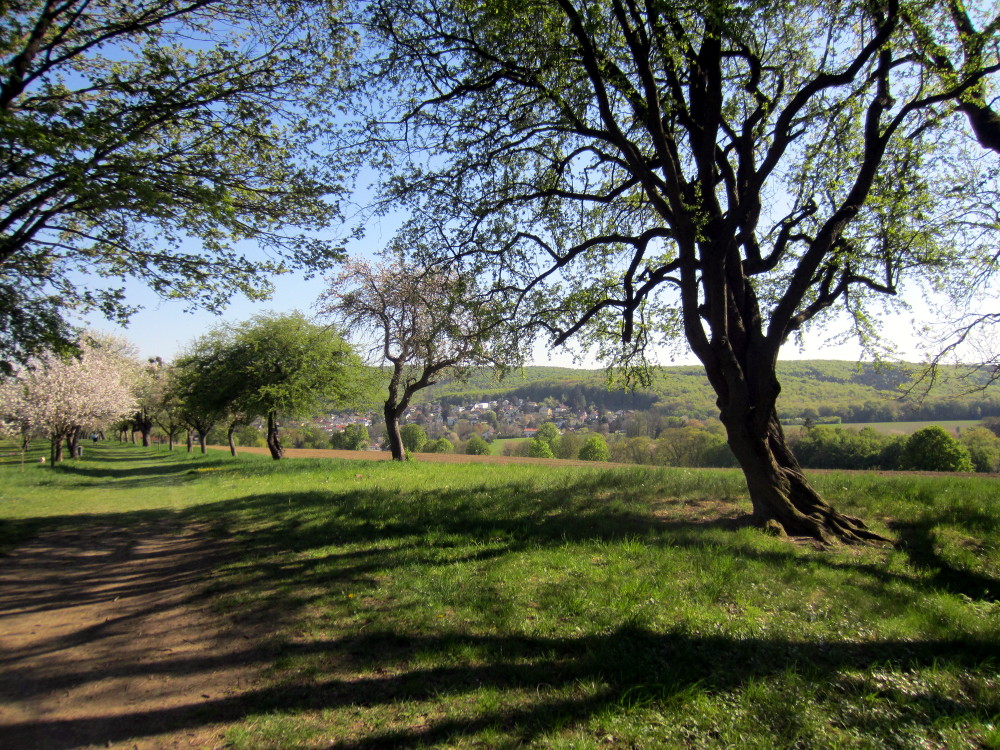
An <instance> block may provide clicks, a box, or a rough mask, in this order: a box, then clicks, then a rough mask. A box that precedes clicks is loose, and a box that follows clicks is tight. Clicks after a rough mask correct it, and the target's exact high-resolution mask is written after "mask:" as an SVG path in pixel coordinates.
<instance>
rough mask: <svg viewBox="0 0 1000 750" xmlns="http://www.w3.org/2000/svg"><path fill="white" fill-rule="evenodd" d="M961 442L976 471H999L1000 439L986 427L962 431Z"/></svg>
mask: <svg viewBox="0 0 1000 750" xmlns="http://www.w3.org/2000/svg"><path fill="white" fill-rule="evenodd" d="M961 441H962V445H964V446H965V447H966V449H967V450H968V451H969V457H970V458H971V459H972V465H973V466H974V467H975V469H976V471H982V472H996V471H1000V438H998V437H997V436H996V435H995V434H994V433H993V431H992V430H989V429H987V428H986V427H973V428H972V429H971V430H964V431H963V432H962V437H961Z"/></svg>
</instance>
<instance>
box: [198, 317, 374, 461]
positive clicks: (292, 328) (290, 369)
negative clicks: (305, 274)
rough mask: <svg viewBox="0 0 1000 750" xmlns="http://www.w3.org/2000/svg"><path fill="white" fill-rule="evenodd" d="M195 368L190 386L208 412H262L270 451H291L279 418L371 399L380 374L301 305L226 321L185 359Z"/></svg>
mask: <svg viewBox="0 0 1000 750" xmlns="http://www.w3.org/2000/svg"><path fill="white" fill-rule="evenodd" d="M180 366H181V368H182V369H186V370H187V371H188V372H190V373H191V376H190V377H189V379H188V382H187V384H186V392H187V393H188V394H190V398H192V399H193V400H194V402H195V403H201V404H202V405H203V406H204V408H205V413H206V414H218V415H222V414H228V415H230V425H231V429H232V424H233V423H234V422H235V423H237V426H238V425H239V424H246V423H248V422H250V421H252V420H254V419H256V418H258V417H259V418H262V419H264V420H265V421H266V424H267V433H266V441H267V447H268V450H269V451H270V453H271V457H272V458H274V459H275V460H278V459H280V458H281V457H282V455H283V454H284V448H283V447H282V445H281V439H280V435H279V423H278V419H279V417H281V418H285V417H311V416H314V415H315V414H317V413H318V412H319V411H320V410H322V409H329V408H333V407H337V408H346V407H350V406H355V405H357V404H360V403H362V402H363V401H364V399H366V398H367V396H368V392H369V389H370V388H371V386H372V382H373V376H372V375H371V374H370V373H368V372H366V371H365V368H364V366H363V364H362V362H361V360H360V358H359V357H358V356H357V355H356V354H355V353H354V350H353V349H352V348H351V346H350V345H349V344H348V343H347V342H346V341H344V339H343V338H342V337H341V336H340V335H339V334H338V333H337V332H336V331H335V330H332V329H330V328H329V327H326V326H321V325H317V324H315V323H312V322H311V321H309V320H308V319H307V318H306V317H305V316H304V315H302V314H301V313H299V312H292V313H287V314H283V315H277V314H263V315H257V316H255V317H253V318H251V319H250V320H249V321H246V322H244V323H240V324H237V325H232V326H220V327H218V328H216V329H214V330H213V331H211V332H210V333H209V334H207V335H206V336H203V337H202V338H201V339H199V341H198V342H196V344H195V346H194V347H193V350H192V352H190V353H189V354H188V355H186V356H185V357H183V358H182V359H181V361H180Z"/></svg>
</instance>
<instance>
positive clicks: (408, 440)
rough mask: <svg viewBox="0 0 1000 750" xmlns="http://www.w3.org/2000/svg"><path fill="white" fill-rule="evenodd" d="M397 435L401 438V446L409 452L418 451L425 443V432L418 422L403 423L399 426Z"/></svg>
mask: <svg viewBox="0 0 1000 750" xmlns="http://www.w3.org/2000/svg"><path fill="white" fill-rule="evenodd" d="M399 436H400V438H402V440H403V447H404V448H406V450H408V451H410V452H411V453H416V452H418V451H420V449H421V448H423V447H424V446H425V445H426V443H427V433H426V432H425V431H424V428H423V427H421V426H420V425H418V424H404V425H403V426H402V427H400V428H399ZM428 452H431V451H428ZM439 452H440V451H439Z"/></svg>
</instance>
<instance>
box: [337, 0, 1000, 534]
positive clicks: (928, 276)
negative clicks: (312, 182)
mask: <svg viewBox="0 0 1000 750" xmlns="http://www.w3.org/2000/svg"><path fill="white" fill-rule="evenodd" d="M937 6H938V4H935V3H921V2H909V1H908V0H877V2H871V3H855V2H846V3H828V2H817V1H815V0H812V1H811V0H806V1H805V2H794V3H793V2H788V1H787V0H762V1H761V2H757V3H750V4H748V3H738V2H730V1H728V0H709V1H708V2H704V3H693V4H692V3H683V4H678V3H670V2H657V3H652V2H642V1H636V0H610V2H607V3H596V2H592V1H590V0H537V1H532V2H524V0H486V1H485V2H482V3H476V4H469V3H465V2H458V1H457V0H373V1H372V2H370V3H366V4H364V5H363V6H361V7H359V9H358V11H357V12H358V13H359V14H361V16H362V19H363V22H364V23H365V24H366V26H367V33H368V35H367V39H368V43H369V44H370V45H371V49H370V50H369V51H368V52H367V53H366V55H365V59H366V60H367V61H369V64H368V65H367V66H366V67H365V68H364V70H363V73H364V75H363V76H359V80H358V82H357V93H358V94H359V105H360V104H362V103H363V104H364V105H366V106H367V107H368V111H370V112H371V113H372V115H371V117H369V118H368V119H367V120H365V121H364V122H361V123H359V127H358V129H357V133H356V142H357V143H358V144H359V145H361V146H362V147H364V148H367V149H368V150H369V152H370V153H372V154H374V155H375V156H376V157H377V158H380V159H381V161H378V163H377V164H376V167H377V168H379V169H380V170H381V172H382V173H383V174H384V175H385V179H383V180H382V182H381V192H380V199H381V201H382V202H383V205H385V206H390V205H391V206H393V207H396V208H399V209H402V210H406V211H408V212H409V215H410V216H411V217H413V218H412V219H411V221H410V222H409V223H408V224H406V225H404V226H403V228H402V229H401V235H400V236H401V239H402V241H406V242H407V243H408V244H409V246H410V247H412V248H413V249H414V252H415V254H416V255H417V257H418V258H420V259H421V262H424V263H431V262H434V261H435V260H436V259H437V258H436V257H435V256H440V255H446V256H448V257H449V258H451V259H455V258H457V259H459V260H460V261H461V262H462V263H464V264H465V265H466V266H468V267H470V268H472V269H473V272H474V273H478V274H479V278H483V279H485V278H486V277H489V278H491V279H492V282H493V287H494V288H495V289H496V290H498V291H499V292H503V293H504V294H506V295H507V298H508V300H509V303H508V308H507V309H508V311H509V312H510V313H511V315H515V316H517V319H516V320H515V322H517V323H520V324H522V325H524V326H526V327H534V328H535V329H537V330H542V331H544V332H546V333H547V334H548V336H549V338H550V340H551V341H552V343H553V344H554V345H559V344H563V343H565V342H568V341H582V342H583V343H584V344H589V345H593V346H595V347H597V351H598V353H599V354H601V355H603V356H604V357H605V358H606V361H608V362H609V363H610V364H618V365H626V366H628V365H630V364H631V363H633V362H636V361H640V362H641V361H642V359H643V357H644V355H645V354H646V353H647V352H648V351H649V349H650V348H651V347H653V346H656V345H660V344H663V343H671V342H678V341H683V342H684V343H685V344H686V345H687V346H688V347H689V348H690V349H691V350H692V351H693V352H694V354H695V355H696V356H697V357H698V358H699V360H700V361H701V363H702V364H703V365H704V367H705V371H706V374H707V376H708V380H709V382H710V384H711V386H712V388H713V389H714V391H715V393H716V396H717V405H718V408H719V411H720V419H721V421H722V423H723V425H724V426H725V430H726V435H727V440H728V443H729V445H730V447H731V449H732V452H733V454H734V455H735V456H736V459H737V460H738V462H739V465H740V467H741V468H742V470H743V472H744V475H745V477H746V481H747V486H748V490H749V495H750V501H751V503H752V506H753V514H754V518H755V520H756V521H757V522H758V523H759V524H760V525H765V524H766V525H769V526H771V527H772V528H774V529H775V530H783V531H784V532H787V533H789V534H794V535H803V536H810V537H814V538H817V539H820V540H823V541H834V540H842V541H846V542H865V541H877V540H882V539H883V537H881V536H880V535H879V534H877V533H874V532H872V531H870V530H869V529H867V528H866V526H865V525H864V523H862V522H861V521H860V520H859V519H856V518H851V517H848V516H846V515H844V514H842V513H840V512H838V511H837V510H836V509H835V508H833V507H831V506H830V505H829V504H828V503H827V502H826V501H825V500H824V499H823V498H822V497H821V496H820V495H819V494H818V493H817V492H816V491H815V489H814V488H813V487H812V486H811V485H810V484H809V482H808V481H807V480H806V478H805V476H804V474H803V472H802V470H801V467H800V465H799V463H798V461H797V460H796V459H795V456H794V455H793V454H792V452H791V450H789V448H788V445H787V442H786V439H785V435H784V433H783V430H782V427H781V424H780V422H779V420H778V416H777V410H776V404H777V399H778V396H779V394H780V391H781V388H780V384H779V382H778V378H777V376H776V364H777V360H778V355H779V352H780V351H781V348H782V346H783V345H784V344H785V343H786V342H788V341H789V339H795V338H797V337H799V336H804V335H809V334H810V333H811V331H812V329H813V328H815V327H818V326H819V325H820V324H822V323H823V322H824V320H828V319H831V318H833V317H834V315H835V314H836V313H838V312H839V313H841V314H844V315H846V317H847V319H848V320H850V321H852V322H853V324H854V326H855V331H856V333H857V334H858V335H859V336H860V337H861V340H862V343H864V344H866V345H867V346H873V345H874V342H875V339H876V337H877V334H878V333H879V326H878V324H877V317H875V316H876V315H877V314H878V313H879V312H880V311H881V308H882V306H883V305H884V304H885V302H884V301H885V300H889V299H891V297H892V296H893V295H895V294H896V293H897V292H898V291H899V290H900V289H901V288H904V285H907V284H908V285H910V288H914V289H919V286H918V285H919V284H920V283H924V282H929V283H935V282H937V281H938V280H939V276H942V275H944V274H946V273H952V272H961V271H964V270H965V269H966V268H969V267H971V266H972V265H973V261H974V260H975V259H974V258H968V257H965V256H963V255H962V253H963V252H965V250H966V248H967V247H968V250H969V252H970V253H973V252H976V250H977V248H978V247H981V246H982V243H977V244H975V245H968V244H967V243H966V242H965V241H964V240H965V239H966V235H965V234H964V233H965V232H966V231H967V228H968V227H969V226H970V222H971V221H972V220H973V219H974V218H975V216H976V215H977V211H980V210H981V209H983V207H984V203H985V202H986V201H984V199H983V195H984V194H983V193H982V192H981V191H980V192H977V191H976V190H969V189H968V188H969V186H970V185H974V184H978V182H979V181H981V180H982V179H989V178H988V176H984V175H982V174H977V173H976V172H975V169H976V164H974V163H973V162H971V161H968V160H965V156H967V154H966V153H965V152H963V149H965V148H966V146H967V145H971V142H970V139H969V138H968V137H967V135H966V134H965V133H964V132H963V131H962V129H963V128H965V127H966V126H967V125H966V122H967V121H966V120H965V119H964V118H963V117H962V115H961V113H960V112H957V111H956V107H958V105H959V103H961V102H964V101H966V99H967V98H968V97H969V96H971V95H974V94H975V91H976V90H977V89H978V88H982V89H983V90H984V91H985V90H988V89H989V86H990V78H989V77H990V76H992V75H993V74H995V73H996V72H997V69H998V67H997V60H996V47H995V44H987V45H985V46H984V47H983V58H982V60H981V62H980V64H978V65H973V66H971V67H970V68H969V69H964V68H959V67H956V69H955V73H954V75H953V76H950V77H942V76H941V75H939V74H938V73H937V72H936V71H934V70H931V69H930V68H929V67H928V66H927V65H926V64H924V63H923V62H922V60H921V59H920V56H919V55H918V54H915V53H914V49H913V47H914V44H913V34H914V32H913V29H915V28H916V26H915V25H914V23H913V19H914V18H918V19H932V18H934V17H936V15H935V14H936V13H937V11H936V10H935V8H936V7H937ZM904 11H905V13H907V14H909V15H908V16H906V17H905V18H904ZM984 28H987V27H984ZM989 28H992V27H989ZM526 29H530V30H531V33H525V30H526ZM990 33H991V34H992V33H993V32H990ZM360 97H364V99H363V100H362V99H360ZM963 97H966V99H963ZM955 159H962V160H963V165H966V166H967V168H966V167H965V166H964V167H963V169H962V170H954V169H953V168H952V166H951V165H952V163H953V161H954V160H955ZM969 170H971V171H969ZM428 217H432V218H433V219H434V221H430V220H429V219H428ZM988 231H989V232H994V230H992V229H990V230H988ZM992 236H995V234H993V235H992ZM993 244H994V246H995V242H994V243H993ZM429 250H435V252H433V253H431V252H428V251H429ZM640 372H641V370H640Z"/></svg>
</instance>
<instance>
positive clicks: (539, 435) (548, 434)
mask: <svg viewBox="0 0 1000 750" xmlns="http://www.w3.org/2000/svg"><path fill="white" fill-rule="evenodd" d="M559 435H560V433H559V428H558V427H556V426H555V424H553V423H552V422H546V423H545V424H543V425H542V426H541V427H539V428H538V431H537V432H536V433H535V438H536V439H537V440H541V441H542V442H543V443H548V446H549V447H550V448H552V449H553V450H555V448H556V447H557V446H558V444H559Z"/></svg>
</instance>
